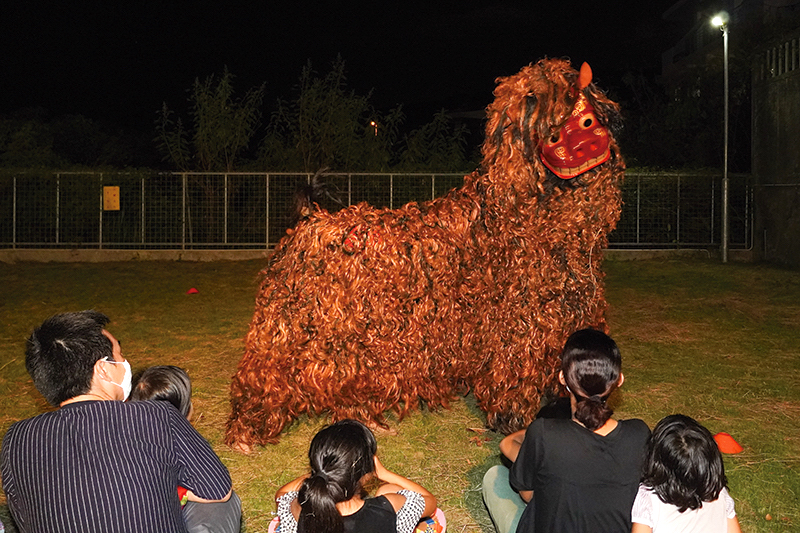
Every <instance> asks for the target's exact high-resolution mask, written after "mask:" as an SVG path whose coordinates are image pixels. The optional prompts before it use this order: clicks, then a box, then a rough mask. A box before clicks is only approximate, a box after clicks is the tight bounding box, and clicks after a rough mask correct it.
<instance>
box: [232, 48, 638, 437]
mask: <svg viewBox="0 0 800 533" xmlns="http://www.w3.org/2000/svg"><path fill="white" fill-rule="evenodd" d="M577 76H578V73H577V72H576V71H575V70H574V69H573V68H572V67H571V66H570V64H569V63H568V62H567V61H564V60H555V59H544V60H541V61H539V62H538V63H536V64H533V65H530V66H527V67H525V68H523V69H522V70H521V71H520V72H519V73H518V74H516V75H514V76H509V77H506V78H500V79H499V80H498V82H499V83H498V86H497V88H496V90H495V97H496V98H495V101H494V103H492V104H491V105H490V106H489V107H488V109H487V112H488V122H487V127H486V139H485V141H484V144H483V147H482V155H483V163H482V170H481V171H476V172H474V173H473V174H470V175H468V176H466V178H465V180H464V184H463V186H462V187H460V188H458V189H454V190H452V191H450V193H448V194H447V195H446V196H445V197H443V198H439V199H436V200H433V201H431V202H426V203H420V204H418V203H410V204H407V205H405V206H403V207H402V208H400V209H395V210H389V209H376V208H373V207H370V206H368V205H367V204H363V203H362V204H358V205H356V206H351V207H349V208H347V209H343V210H341V211H338V212H336V213H328V212H326V211H322V210H319V211H316V212H315V213H314V214H313V215H311V216H310V217H309V218H308V219H307V220H305V221H304V222H301V223H300V224H299V225H298V226H297V227H296V228H295V229H294V230H290V231H289V232H288V234H287V236H286V237H285V238H284V239H283V240H282V241H281V242H280V244H279V245H278V248H277V249H276V250H275V252H274V254H273V255H272V256H271V257H270V260H269V264H268V265H267V267H266V268H265V269H264V270H263V271H262V276H263V279H262V283H261V288H260V291H259V294H258V297H257V300H256V310H255V314H254V316H253V320H252V323H251V325H250V330H249V332H248V335H247V338H246V351H245V354H244V356H243V358H242V360H241V362H240V364H239V367H238V371H237V373H236V375H235V376H234V379H233V382H232V385H231V406H232V411H231V415H230V418H229V420H228V426H227V433H226V442H227V443H228V444H229V445H232V446H239V447H245V448H247V447H250V446H251V445H253V444H267V443H275V442H277V440H278V435H279V434H280V432H281V430H282V429H283V428H284V427H285V426H286V425H287V424H288V423H291V422H292V421H293V420H294V419H295V418H297V417H298V416H299V415H301V414H304V413H309V414H320V413H323V412H328V413H330V415H331V417H332V418H333V419H335V420H339V419H344V418H354V419H358V420H362V421H364V422H366V423H370V424H373V425H385V418H384V415H385V413H386V412H387V411H395V412H396V413H397V414H398V415H399V416H400V417H402V416H403V415H405V414H406V413H408V412H409V411H410V410H413V409H417V408H419V407H420V406H421V405H424V406H427V407H428V408H432V409H434V408H438V407H446V406H447V404H448V401H449V400H451V399H452V398H453V397H454V396H456V395H457V394H460V393H463V391H465V390H471V391H472V392H473V393H474V395H475V397H476V399H477V401H478V405H479V406H480V408H481V409H482V410H483V411H485V412H486V414H487V424H488V426H489V427H491V428H494V429H497V430H499V431H502V432H504V433H509V432H512V431H516V430H518V429H522V428H524V427H525V426H526V425H527V424H529V423H530V422H531V421H532V420H533V418H534V416H535V414H536V411H537V410H538V408H539V402H540V398H541V396H542V395H543V394H544V393H545V392H546V391H548V390H553V389H555V388H556V387H557V386H558V385H557V381H556V379H555V377H556V373H557V368H558V358H559V353H560V349H561V347H562V346H563V343H564V341H565V340H566V338H567V337H568V336H569V335H570V334H571V333H572V332H574V331H575V330H577V329H581V328H584V327H594V328H598V329H603V330H605V329H606V325H605V311H606V302H605V297H604V286H603V273H602V271H601V269H600V266H601V262H602V250H603V248H604V247H605V245H606V244H607V235H608V233H609V232H610V231H611V230H612V229H614V227H615V225H616V222H617V220H618V218H619V213H620V204H621V201H620V185H621V181H622V179H623V174H624V163H623V161H622V158H621V156H620V154H619V149H618V147H617V144H616V142H615V141H614V139H613V136H612V137H611V139H610V140H611V143H610V145H611V146H610V149H611V156H610V158H609V160H608V161H607V162H605V163H603V164H602V165H600V166H598V167H595V168H593V169H591V170H589V171H587V172H585V173H583V174H580V175H578V176H577V177H574V178H572V179H569V180H562V179H559V178H557V177H556V176H555V175H553V174H552V173H550V172H549V171H548V170H547V169H546V167H545V166H544V165H543V164H542V162H541V160H540V158H539V148H538V147H539V145H540V143H539V139H542V138H547V136H549V135H551V134H552V132H553V131H554V129H557V127H558V125H559V124H561V123H562V122H563V120H564V117H565V116H567V115H568V114H569V113H570V111H571V109H572V107H573V105H574V103H575V91H574V90H573V88H574V87H575V84H576V79H577ZM583 94H584V95H585V96H586V98H587V99H588V100H589V101H590V102H591V103H592V104H593V106H594V108H595V114H596V115H597V118H598V119H599V120H600V122H601V123H602V124H604V125H606V126H611V125H613V124H616V123H617V122H618V119H619V113H618V107H617V105H616V104H614V103H613V102H611V101H610V100H608V99H607V98H606V96H605V95H604V94H603V93H602V92H600V91H599V90H598V89H597V88H595V87H594V85H589V86H588V87H586V88H585V89H583Z"/></svg>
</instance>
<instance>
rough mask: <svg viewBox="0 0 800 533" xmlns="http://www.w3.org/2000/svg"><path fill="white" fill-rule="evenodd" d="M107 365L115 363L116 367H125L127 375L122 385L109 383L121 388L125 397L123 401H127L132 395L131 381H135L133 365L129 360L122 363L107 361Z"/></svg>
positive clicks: (123, 378)
mask: <svg viewBox="0 0 800 533" xmlns="http://www.w3.org/2000/svg"><path fill="white" fill-rule="evenodd" d="M106 363H114V364H115V365H122V366H123V367H125V375H124V376H123V377H122V383H121V384H120V383H117V382H115V381H109V383H113V384H114V385H116V386H117V387H119V388H121V389H122V394H124V395H125V397H124V398H123V400H127V399H128V396H130V395H131V379H133V374H132V373H131V364H130V363H129V362H128V361H127V360H125V361H122V362H120V361H109V360H108V359H106Z"/></svg>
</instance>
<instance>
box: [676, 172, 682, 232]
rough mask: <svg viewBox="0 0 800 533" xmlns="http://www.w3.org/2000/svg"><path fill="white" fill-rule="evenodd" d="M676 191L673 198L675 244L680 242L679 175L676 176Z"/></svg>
mask: <svg viewBox="0 0 800 533" xmlns="http://www.w3.org/2000/svg"><path fill="white" fill-rule="evenodd" d="M676 185H677V191H676V194H677V195H678V196H677V197H676V198H675V204H676V207H675V244H680V243H681V177H680V176H678V177H677V184H676Z"/></svg>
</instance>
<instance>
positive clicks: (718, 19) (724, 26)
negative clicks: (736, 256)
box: [711, 11, 730, 263]
mask: <svg viewBox="0 0 800 533" xmlns="http://www.w3.org/2000/svg"><path fill="white" fill-rule="evenodd" d="M728 20H729V17H728V14H727V13H726V12H724V11H723V12H722V13H720V14H719V15H717V16H715V17H714V18H713V19H711V23H712V24H713V25H714V26H718V27H719V28H720V30H722V47H723V51H722V55H723V70H724V75H725V89H724V91H725V97H724V98H725V99H724V102H725V104H724V107H725V111H724V113H725V119H724V122H725V126H724V127H725V133H724V134H723V139H724V141H723V148H722V262H723V263H727V262H728V240H729V234H730V226H729V221H728V218H729V217H728V191H729V188H730V187H729V180H728Z"/></svg>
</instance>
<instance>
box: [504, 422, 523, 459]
mask: <svg viewBox="0 0 800 533" xmlns="http://www.w3.org/2000/svg"><path fill="white" fill-rule="evenodd" d="M523 440H525V430H524V429H521V430H519V431H516V432H514V433H512V434H511V435H508V436H507V437H505V438H504V439H503V440H501V441H500V451H501V452H502V453H503V455H505V456H506V457H508V458H509V459H510V460H511V462H512V463H513V462H514V461H516V460H517V456H518V455H519V450H520V448H521V447H522V441H523Z"/></svg>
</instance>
